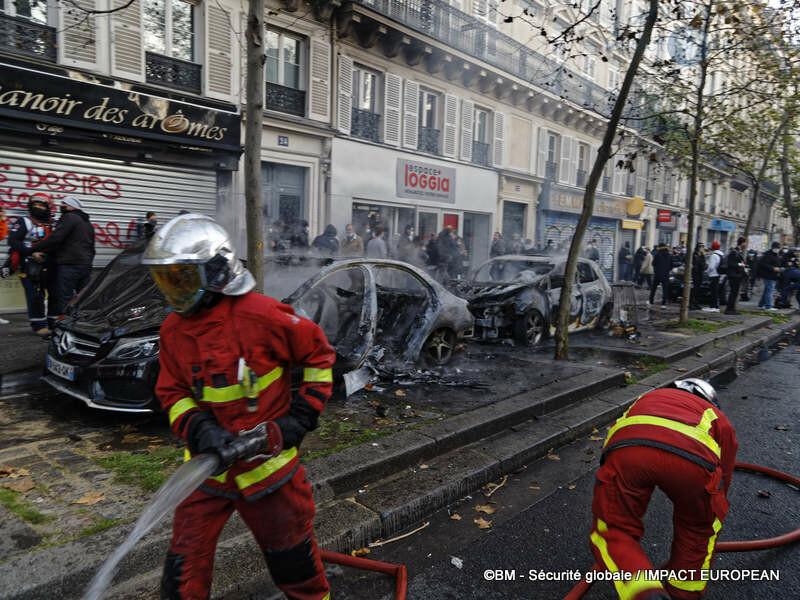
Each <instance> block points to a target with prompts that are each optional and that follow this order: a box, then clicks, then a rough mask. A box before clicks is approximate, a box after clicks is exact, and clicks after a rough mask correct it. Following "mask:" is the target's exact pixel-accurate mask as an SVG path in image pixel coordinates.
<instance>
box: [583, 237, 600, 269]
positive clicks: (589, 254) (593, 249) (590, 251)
mask: <svg viewBox="0 0 800 600" xmlns="http://www.w3.org/2000/svg"><path fill="white" fill-rule="evenodd" d="M586 258H588V259H589V260H593V261H594V262H596V263H599V262H600V251H599V250H598V249H597V238H594V239H592V241H591V243H590V244H589V247H588V248H587V249H586Z"/></svg>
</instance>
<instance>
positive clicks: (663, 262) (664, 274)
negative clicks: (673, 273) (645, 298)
mask: <svg viewBox="0 0 800 600" xmlns="http://www.w3.org/2000/svg"><path fill="white" fill-rule="evenodd" d="M671 269H672V255H671V254H670V253H669V249H668V248H667V245H666V244H661V245H660V246H659V247H658V252H656V255H655V256H654V257H653V275H654V277H653V286H652V287H651V288H650V302H649V304H653V301H654V300H655V297H656V288H657V287H658V286H659V284H661V304H666V303H667V302H669V272H670V270H671Z"/></svg>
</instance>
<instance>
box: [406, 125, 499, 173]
mask: <svg viewBox="0 0 800 600" xmlns="http://www.w3.org/2000/svg"><path fill="white" fill-rule="evenodd" d="M474 147H475V146H474V145H473V148H474ZM417 149H418V150H422V151H423V152H430V153H431V154H439V130H438V129H433V128H432V127H420V128H419V142H418V144H417ZM472 152H473V155H472V156H473V159H474V158H475V154H474V152H475V150H474V149H473V151H472ZM481 164H486V163H481Z"/></svg>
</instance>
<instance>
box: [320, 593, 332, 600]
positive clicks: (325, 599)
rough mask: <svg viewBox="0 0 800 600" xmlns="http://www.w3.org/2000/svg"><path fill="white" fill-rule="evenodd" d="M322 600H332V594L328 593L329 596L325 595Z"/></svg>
mask: <svg viewBox="0 0 800 600" xmlns="http://www.w3.org/2000/svg"><path fill="white" fill-rule="evenodd" d="M322 600H331V593H330V592H328V593H327V594H325V595H324V596H323V597H322Z"/></svg>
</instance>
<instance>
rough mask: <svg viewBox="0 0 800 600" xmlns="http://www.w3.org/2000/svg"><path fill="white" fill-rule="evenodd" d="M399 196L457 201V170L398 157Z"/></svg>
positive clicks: (451, 202) (448, 201)
mask: <svg viewBox="0 0 800 600" xmlns="http://www.w3.org/2000/svg"><path fill="white" fill-rule="evenodd" d="M396 193H397V197H398V198H411V199H413V200H433V201H435V202H447V203H449V204H455V202H456V170H455V169H452V168H449V167H440V166H438V165H432V164H429V163H420V162H415V161H411V160H405V159H402V158H398V159H397V190H396Z"/></svg>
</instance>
